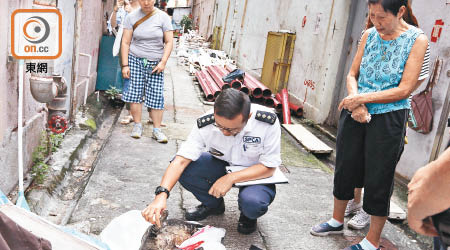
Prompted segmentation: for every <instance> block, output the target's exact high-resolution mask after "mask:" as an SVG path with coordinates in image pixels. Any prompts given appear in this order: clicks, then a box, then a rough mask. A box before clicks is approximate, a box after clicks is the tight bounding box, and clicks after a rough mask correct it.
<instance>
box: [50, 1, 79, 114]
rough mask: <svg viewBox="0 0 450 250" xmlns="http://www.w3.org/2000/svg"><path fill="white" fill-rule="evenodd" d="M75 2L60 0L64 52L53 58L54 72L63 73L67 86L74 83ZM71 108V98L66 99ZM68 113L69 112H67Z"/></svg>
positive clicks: (68, 89) (68, 92) (68, 91)
mask: <svg viewBox="0 0 450 250" xmlns="http://www.w3.org/2000/svg"><path fill="white" fill-rule="evenodd" d="M75 3H76V0H65V1H58V9H59V11H60V12H61V15H62V17H63V18H62V32H63V40H62V42H63V43H62V46H63V50H62V54H61V56H60V57H59V58H57V59H55V60H53V65H54V73H55V74H58V75H62V76H63V77H64V79H65V80H66V83H67V86H71V85H72V56H73V43H74V41H73V38H74V29H75V22H74V21H75ZM67 94H68V96H70V94H71V93H70V87H68V88H67ZM69 109H70V98H67V101H66V110H69ZM67 114H68V112H67Z"/></svg>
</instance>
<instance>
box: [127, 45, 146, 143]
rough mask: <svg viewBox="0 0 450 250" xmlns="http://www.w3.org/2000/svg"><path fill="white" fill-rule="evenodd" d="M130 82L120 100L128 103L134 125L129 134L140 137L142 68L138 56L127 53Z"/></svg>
mask: <svg viewBox="0 0 450 250" xmlns="http://www.w3.org/2000/svg"><path fill="white" fill-rule="evenodd" d="M128 65H129V67H130V83H129V86H128V90H127V91H126V92H124V93H123V96H122V100H123V101H125V102H127V103H130V112H131V115H132V116H133V120H134V126H133V131H132V132H131V136H132V137H134V138H140V137H141V135H142V124H141V116H142V104H141V103H142V96H143V93H144V88H145V75H144V73H145V72H144V68H143V65H142V63H141V61H140V59H139V58H137V57H135V56H133V55H131V54H129V55H128Z"/></svg>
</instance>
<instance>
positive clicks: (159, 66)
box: [152, 62, 166, 74]
mask: <svg viewBox="0 0 450 250" xmlns="http://www.w3.org/2000/svg"><path fill="white" fill-rule="evenodd" d="M165 67H166V64H165V63H163V62H159V63H158V64H157V65H156V66H155V67H154V68H153V70H152V74H153V73H155V72H156V73H157V74H159V73H161V72H163V71H164V68H165Z"/></svg>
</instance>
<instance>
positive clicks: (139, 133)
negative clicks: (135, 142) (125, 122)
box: [131, 123, 142, 139]
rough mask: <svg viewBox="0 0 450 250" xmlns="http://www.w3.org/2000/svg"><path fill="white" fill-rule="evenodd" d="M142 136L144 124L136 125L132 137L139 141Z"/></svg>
mask: <svg viewBox="0 0 450 250" xmlns="http://www.w3.org/2000/svg"><path fill="white" fill-rule="evenodd" d="M141 136H142V124H140V123H135V124H134V126H133V131H131V137H133V138H135V139H139V138H141Z"/></svg>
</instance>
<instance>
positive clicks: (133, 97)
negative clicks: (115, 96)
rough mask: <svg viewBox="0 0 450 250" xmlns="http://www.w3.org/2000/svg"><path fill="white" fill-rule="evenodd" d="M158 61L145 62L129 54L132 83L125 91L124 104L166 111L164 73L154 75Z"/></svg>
mask: <svg viewBox="0 0 450 250" xmlns="http://www.w3.org/2000/svg"><path fill="white" fill-rule="evenodd" d="M157 64H158V62H157V61H147V62H146V63H145V62H144V59H143V58H138V57H135V56H133V55H131V54H128V65H129V67H130V83H129V86H128V89H127V91H124V93H123V96H122V100H123V101H124V102H131V103H142V102H143V101H144V105H145V106H146V107H148V108H152V109H164V72H161V73H154V74H152V69H153V68H154V67H155V66H156V65H157Z"/></svg>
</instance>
